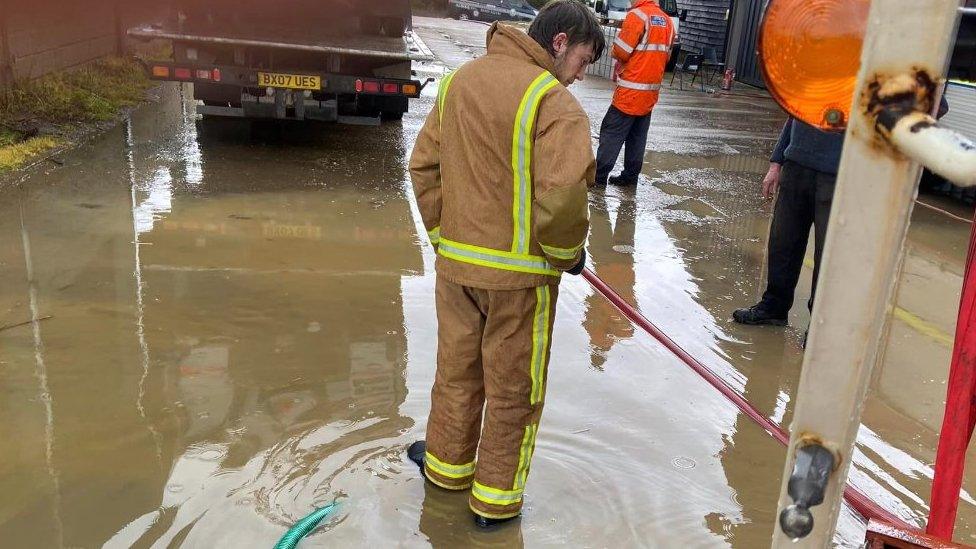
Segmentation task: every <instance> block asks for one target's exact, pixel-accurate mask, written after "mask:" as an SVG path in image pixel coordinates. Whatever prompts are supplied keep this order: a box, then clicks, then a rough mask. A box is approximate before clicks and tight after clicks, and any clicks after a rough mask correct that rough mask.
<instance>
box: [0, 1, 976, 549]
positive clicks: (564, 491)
mask: <svg viewBox="0 0 976 549" xmlns="http://www.w3.org/2000/svg"><path fill="white" fill-rule="evenodd" d="M418 29H419V30H420V31H421V32H422V33H425V34H424V36H425V38H426V39H427V40H428V43H429V45H430V46H431V48H432V49H433V50H434V51H435V53H437V54H438V55H439V56H440V58H441V59H442V60H443V64H444V65H447V66H449V67H450V66H456V64H457V63H458V62H461V61H463V60H464V59H467V58H470V56H472V55H476V54H478V53H479V52H478V51H477V50H474V49H473V46H471V45H475V44H480V43H483V38H481V37H480V34H481V33H483V32H484V29H485V27H483V26H480V25H477V24H473V23H463V24H462V23H458V22H450V21H445V22H441V21H432V20H423V19H419V18H418ZM467 50H472V52H471V53H469V52H468V51H467ZM418 71H419V76H421V77H424V76H427V75H428V74H429V75H431V76H435V77H437V76H439V75H441V74H443V72H444V67H443V66H442V65H441V64H437V65H429V66H420V67H418ZM608 89H609V88H608V86H607V84H606V83H602V82H590V81H587V82H586V83H584V84H581V85H580V86H579V87H578V88H577V89H575V90H574V91H575V93H577V96H578V97H579V98H580V100H581V103H582V104H583V105H584V107H585V108H586V109H587V111H588V112H589V113H590V116H591V118H592V120H593V124H594V131H596V128H598V125H599V122H600V118H601V117H602V114H603V113H602V111H603V110H604V109H605V108H606V104H607V97H608ZM157 93H158V94H159V100H158V103H157V104H155V105H151V106H148V107H145V108H143V109H140V110H139V111H137V112H136V113H134V115H133V116H132V118H131V120H129V121H128V122H127V123H125V124H123V125H122V126H120V127H119V128H117V129H115V130H113V131H110V132H108V133H107V134H105V135H103V136H101V137H98V138H96V139H94V140H93V141H92V142H91V143H89V144H87V145H85V146H83V147H81V148H80V149H78V150H77V151H74V152H71V153H68V154H67V155H65V156H64V158H62V159H61V160H63V163H64V165H63V166H60V165H56V164H53V163H51V164H47V165H45V166H42V167H40V168H38V169H35V170H33V171H32V172H30V173H28V174H27V175H26V176H25V178H24V180H23V181H22V183H21V184H19V185H16V186H8V187H6V188H4V189H2V190H0V326H10V325H15V324H18V323H21V322H24V321H27V320H30V319H38V321H37V322H34V323H32V324H31V323H28V324H26V325H22V326H18V327H12V328H6V329H0V440H2V441H3V446H2V449H0V492H2V493H3V494H4V497H3V498H2V500H0V546H3V547H8V546H9V547H99V546H106V547H175V546H182V547H234V548H237V547H270V546H272V545H273V544H274V543H275V542H276V541H277V539H278V537H279V536H281V535H282V534H283V533H284V531H285V530H286V529H287V527H288V526H289V525H291V524H292V523H294V522H295V521H297V520H299V519H300V518H301V517H302V516H304V515H305V514H307V513H308V512H310V511H311V510H313V509H314V508H315V507H319V506H323V505H326V504H328V503H331V502H333V501H338V502H339V508H338V511H337V512H336V513H335V514H334V515H332V516H331V517H329V518H328V519H326V521H325V523H324V524H323V525H322V526H321V527H320V528H319V529H318V530H316V532H315V533H314V534H312V535H311V536H310V537H309V538H308V539H307V540H306V541H305V542H304V543H303V546H306V547H323V546H343V547H344V546H366V545H375V546H382V547H388V546H406V547H424V546H430V545H433V546H436V547H458V546H498V547H520V546H523V545H524V546H529V547H545V546H556V545H572V546H578V547H626V546H650V547H671V546H694V547H711V546H717V547H721V546H731V547H742V548H751V547H761V546H765V545H768V540H769V539H770V535H771V532H772V528H773V524H774V518H775V517H774V515H775V508H776V499H777V493H778V490H779V481H780V475H781V472H782V467H783V460H784V457H785V455H784V450H783V448H782V447H781V446H779V444H778V443H777V442H776V441H774V440H773V439H772V438H770V437H769V436H768V435H766V434H765V432H763V431H762V430H761V429H760V428H758V427H757V426H756V425H754V424H753V423H752V422H751V421H750V420H749V419H748V418H746V417H745V416H743V415H741V414H739V413H738V412H737V410H736V409H735V408H734V407H733V406H732V405H731V404H730V403H729V402H727V401H726V400H725V399H724V398H723V397H722V396H721V395H719V394H718V393H717V392H716V391H715V390H714V389H712V388H711V387H710V386H708V385H707V384H706V383H704V382H703V381H702V380H701V379H700V378H698V377H697V376H696V375H695V374H694V373H692V372H691V371H689V370H688V369H687V368H686V367H685V366H684V365H683V364H682V363H680V362H679V361H678V360H677V359H676V358H674V357H673V356H672V355H671V354H670V353H669V352H668V351H667V350H666V349H665V348H663V347H662V346H660V345H659V344H658V343H656V342H655V341H654V340H652V339H651V338H650V337H649V336H647V335H646V334H645V333H643V332H642V331H641V330H640V329H639V328H635V327H634V326H633V325H631V324H630V323H629V322H628V321H626V320H625V319H623V318H622V316H621V315H620V314H619V313H618V312H617V311H616V310H615V309H614V308H613V307H612V306H611V305H610V304H609V303H608V302H607V301H606V300H605V299H603V298H602V297H601V296H600V295H599V294H597V293H596V292H595V291H593V290H592V289H591V288H590V287H589V286H588V285H587V284H586V283H585V282H584V281H583V280H581V279H579V278H571V277H567V278H565V279H564V283H563V287H562V290H561V293H560V300H559V303H558V313H557V322H556V327H555V335H554V348H553V357H552V362H551V366H550V383H549V387H548V398H547V407H546V412H545V414H544V416H543V417H544V419H543V423H542V429H540V433H539V439H538V447H537V450H536V453H535V459H534V461H533V469H532V475H531V476H530V481H529V484H528V491H527V494H526V504H525V510H524V513H523V518H522V519H521V520H520V521H518V522H516V523H514V524H512V525H510V526H507V527H505V528H502V529H500V530H498V531H496V532H493V533H483V532H479V531H477V530H476V529H475V528H474V527H473V525H472V523H471V518H470V513H469V511H468V510H467V506H466V502H465V498H464V496H463V495H461V494H455V493H447V492H444V491H441V490H438V489H433V488H430V487H428V486H425V485H424V483H423V482H422V479H421V478H420V476H419V473H418V472H417V470H416V467H415V466H414V465H413V464H412V463H410V462H409V461H407V460H406V459H405V456H404V449H405V447H406V446H407V445H408V444H409V443H410V442H412V441H413V440H416V439H418V438H421V437H422V436H423V430H424V426H425V418H426V414H427V411H428V409H429V391H430V386H431V383H432V381H433V376H434V357H435V351H436V349H435V335H436V319H435V317H434V314H433V287H434V272H433V259H434V258H433V254H432V251H431V248H430V247H429V245H428V244H427V243H426V236H425V235H424V232H423V231H422V230H421V229H422V228H421V227H420V226H419V225H418V216H417V212H416V208H415V206H414V205H413V202H412V199H411V196H412V194H411V191H410V188H409V180H408V177H407V173H406V166H405V165H406V161H407V160H406V159H407V156H408V155H409V151H410V148H411V143H412V142H413V140H414V138H415V136H416V133H417V131H418V130H419V127H420V125H421V124H422V122H423V118H424V115H425V113H426V112H427V110H428V109H429V108H430V105H431V100H432V97H433V95H434V93H435V87H434V86H431V87H429V88H428V89H427V90H425V92H424V98H422V99H421V100H419V101H416V102H415V103H414V105H413V110H412V112H411V113H410V114H408V115H407V117H406V118H405V119H404V121H403V122H402V124H401V123H392V124H385V125H384V126H382V127H381V128H378V129H376V128H357V127H337V126H301V125H287V124H286V125H274V124H266V125H261V124H255V125H250V124H248V123H245V122H240V121H229V122H228V121H223V122H219V121H218V122H213V121H196V120H194V116H193V106H192V103H191V102H190V101H189V100H188V99H187V98H186V97H185V92H184V91H183V90H180V89H179V88H178V87H175V86H165V87H163V88H161V89H160V90H159V91H158V92H157ZM781 123H782V116H781V115H780V114H779V113H778V110H777V109H776V108H775V106H774V105H773V104H772V103H771V102H770V101H769V100H768V99H762V98H759V99H757V98H751V97H728V98H723V99H718V98H713V97H710V96H705V95H701V94H694V93H684V94H682V93H678V92H673V93H671V92H669V93H666V94H665V95H664V97H663V98H662V102H661V104H660V105H659V107H658V109H657V110H656V111H655V118H654V125H653V128H652V134H651V140H650V143H649V151H648V155H647V157H646V166H645V173H644V175H645V176H646V177H645V178H644V179H643V181H642V183H641V185H640V186H639V187H637V188H636V189H613V188H611V189H608V190H605V191H604V190H598V191H595V192H594V193H593V194H592V198H591V217H592V219H591V222H592V232H591V237H590V243H589V251H590V255H591V266H592V267H593V268H594V270H595V271H596V272H597V274H598V275H599V276H601V277H602V278H604V279H605V280H606V281H607V282H608V283H610V284H611V285H612V286H614V287H615V288H616V289H617V290H618V292H620V293H621V295H623V296H624V297H625V298H626V299H627V300H628V301H630V302H631V303H633V304H635V305H637V306H638V307H639V308H640V309H641V310H642V311H643V312H644V314H645V315H646V316H647V317H648V318H650V319H651V320H652V321H653V322H655V323H656V324H658V325H659V326H660V327H661V328H663V329H664V330H665V331H666V332H667V333H669V334H670V335H671V336H672V337H673V338H674V339H675V340H676V341H678V342H679V343H680V344H681V345H682V346H684V347H685V348H686V349H687V350H688V351H689V352H691V353H692V354H693V355H695V356H696V357H698V358H699V359H700V360H702V361H703V362H705V363H706V364H707V365H709V366H710V367H711V368H713V369H714V370H715V371H717V372H718V373H719V374H720V375H722V376H723V377H724V378H725V379H726V381H727V382H728V383H729V384H730V385H732V386H733V387H735V388H737V389H738V390H739V391H741V392H742V393H743V394H744V395H745V396H746V398H747V399H749V400H750V401H751V402H753V403H754V404H755V405H756V406H757V407H759V409H760V410H762V411H764V413H766V414H768V415H769V416H770V417H771V418H773V419H774V420H775V421H777V422H779V423H780V424H782V425H784V426H786V425H788V423H789V420H790V413H791V410H792V406H793V394H794V391H795V388H796V384H797V380H798V377H799V368H800V362H801V359H802V354H801V353H802V351H801V349H800V341H801V338H802V333H803V330H804V329H805V326H806V323H807V321H808V316H807V314H806V311H805V305H804V303H805V298H806V296H807V295H808V294H809V269H807V270H806V273H807V274H806V276H804V278H803V279H802V281H801V286H800V288H799V289H798V296H797V305H796V307H795V308H794V311H793V313H792V314H791V327H788V328H785V329H784V328H750V327H742V326H737V325H735V324H733V323H731V322H730V321H729V316H730V313H731V311H732V310H733V309H734V308H736V307H739V306H743V305H748V304H751V303H752V302H754V301H755V300H756V299H757V298H758V295H759V293H760V292H761V290H762V275H761V272H762V266H763V262H764V254H763V246H764V241H765V234H766V230H767V225H768V215H769V211H770V207H769V205H768V204H766V203H764V202H763V201H762V200H761V199H760V198H759V197H758V181H759V180H760V179H761V177H762V174H763V172H764V171H765V168H766V160H765V158H766V156H767V155H768V152H769V149H770V148H771V147H772V144H773V140H774V139H775V137H776V132H777V130H778V127H779V125H780V124H781ZM926 199H927V200H929V201H935V199H933V198H932V197H927V198H926ZM940 207H945V208H949V209H952V210H953V211H955V212H956V213H964V212H961V211H959V210H960V208H959V207H958V206H956V205H953V204H951V203H950V204H940ZM968 230H969V225H968V224H966V223H961V222H959V221H956V220H954V219H951V218H949V217H947V216H945V215H943V214H940V213H938V212H935V211H932V210H928V209H919V210H918V211H917V212H916V214H915V217H914V220H913V225H912V229H911V234H910V237H909V242H908V244H907V250H906V252H907V253H906V259H905V268H904V276H903V277H902V283H901V285H900V287H899V293H898V307H897V308H896V310H895V314H894V317H893V320H892V323H891V329H890V336H889V343H888V347H887V349H886V354H885V358H884V361H883V363H882V364H881V365H880V366H879V367H878V368H877V369H876V371H875V375H874V378H873V380H872V385H871V391H870V395H869V400H868V403H867V406H866V408H865V411H864V426H863V427H862V431H861V437H860V440H859V445H858V453H857V455H856V456H855V458H856V464H855V467H854V468H853V469H852V477H851V478H852V480H853V481H854V483H855V484H856V485H857V486H858V487H859V488H860V489H861V490H862V491H864V492H865V493H867V494H869V495H870V496H871V497H872V498H874V499H876V500H877V501H878V502H879V503H881V504H882V505H884V506H885V507H886V508H888V509H889V510H891V511H893V512H896V513H897V514H899V515H900V516H902V517H904V518H905V519H906V520H909V521H910V522H913V523H921V521H923V520H924V517H925V515H926V513H927V509H926V501H927V499H928V490H929V486H930V482H931V475H932V470H931V463H932V461H934V448H935V444H936V432H937V430H938V427H939V424H940V422H941V403H942V399H943V393H944V381H945V377H946V371H947V368H948V362H949V353H950V350H951V335H949V334H952V333H953V327H954V317H955V311H956V308H957V306H958V294H959V288H960V286H961V276H962V271H963V261H964V256H965V251H966V245H967V238H968ZM824 397H825V398H829V395H825V396H824ZM973 482H974V479H973V477H972V474H970V475H969V476H968V477H967V482H966V484H965V486H966V487H972V486H974V484H973ZM974 537H976V501H974V500H973V499H972V498H971V497H969V495H968V494H966V495H965V498H964V500H963V501H962V503H961V505H960V521H959V527H958V529H957V539H959V540H962V541H967V540H970V539H974ZM860 539H863V526H862V525H861V524H860V522H859V520H858V519H857V517H856V516H855V515H854V514H853V513H851V512H850V511H845V513H844V515H843V517H842V520H841V523H840V529H839V532H838V536H837V538H836V541H837V543H838V544H839V545H844V546H854V545H857V544H858V543H859V540H860Z"/></svg>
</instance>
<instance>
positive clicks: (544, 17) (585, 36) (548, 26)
mask: <svg viewBox="0 0 976 549" xmlns="http://www.w3.org/2000/svg"><path fill="white" fill-rule="evenodd" d="M561 32H564V33H566V36H568V37H569V45H570V46H575V45H576V44H591V45H592V46H593V60H594V61H595V60H597V59H599V58H600V56H602V55H603V50H604V48H606V45H607V42H606V38H604V36H603V28H601V27H600V22H599V21H597V20H596V16H595V15H593V13H592V12H591V11H590V8H588V7H586V6H585V5H583V3H582V2H579V0H552V1H551V2H549V3H548V4H546V5H545V7H543V8H542V9H541V10H539V14H538V15H536V16H535V20H534V21H532V25H530V26H529V36H531V37H532V38H533V39H534V40H535V41H536V42H538V43H539V45H540V46H542V47H543V48H545V49H546V51H547V52H549V54H550V55H552V56H554V57H555V55H556V52H555V51H553V49H552V40H553V38H555V37H556V35H557V34H559V33H561Z"/></svg>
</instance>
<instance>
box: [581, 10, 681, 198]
mask: <svg viewBox="0 0 976 549" xmlns="http://www.w3.org/2000/svg"><path fill="white" fill-rule="evenodd" d="M674 40H675V32H674V24H673V23H672V22H671V18H670V17H668V15H667V14H666V13H664V11H662V10H661V7H660V6H659V5H658V2H657V0H634V3H633V7H632V8H631V10H630V11H629V12H627V17H625V18H624V23H623V26H622V27H621V29H620V34H618V35H617V38H616V40H614V41H613V57H614V59H616V60H617V62H618V63H619V64H620V66H619V72H617V73H616V77H617V88H616V90H614V93H613V102H612V103H611V104H610V108H609V109H608V110H607V114H606V116H605V117H604V118H603V124H602V125H601V126H600V147H599V149H598V151H597V155H596V158H597V168H596V184H597V185H606V184H607V181H608V180H607V176H609V175H610V170H612V169H613V165H614V163H616V162H617V156H618V155H620V148H621V147H622V146H623V145H624V143H626V144H627V148H626V150H625V152H624V171H623V172H622V173H621V174H620V175H616V176H613V177H610V179H609V182H610V183H611V184H613V185H636V184H637V176H638V175H639V174H640V172H641V167H642V166H643V165H644V149H645V147H646V146H647V130H648V128H650V125H651V110H652V109H653V108H654V105H655V104H656V103H657V98H658V93H659V90H660V89H661V80H663V79H664V67H665V66H666V65H667V64H668V58H669V57H670V55H671V47H672V46H673V45H674Z"/></svg>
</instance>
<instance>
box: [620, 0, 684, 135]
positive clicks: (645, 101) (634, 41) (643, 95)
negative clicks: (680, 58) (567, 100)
mask: <svg viewBox="0 0 976 549" xmlns="http://www.w3.org/2000/svg"><path fill="white" fill-rule="evenodd" d="M674 40H675V33H674V24H673V23H672V22H671V18H670V17H668V15H667V14H666V13H664V11H662V10H661V7H660V6H658V5H657V2H655V1H654V0H637V1H636V2H634V7H633V9H631V10H630V11H629V12H627V17H626V18H624V24H623V27H622V28H621V29H620V34H618V35H617V39H616V40H614V41H613V56H614V58H616V59H617V60H618V61H620V63H621V64H622V65H623V70H622V71H621V72H620V74H619V75H618V77H617V89H616V91H614V94H613V106H614V107H617V108H618V109H619V110H620V111H622V112H623V113H625V114H629V115H632V116H644V115H646V114H649V113H650V112H651V109H653V108H654V104H655V103H657V97H658V93H659V90H660V89H661V80H663V79H664V68H665V66H666V65H667V64H668V57H670V54H671V46H672V45H673V44H674Z"/></svg>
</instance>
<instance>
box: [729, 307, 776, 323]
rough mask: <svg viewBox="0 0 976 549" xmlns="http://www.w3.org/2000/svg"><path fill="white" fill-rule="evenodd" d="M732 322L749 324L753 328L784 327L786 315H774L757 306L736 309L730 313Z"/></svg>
mask: <svg viewBox="0 0 976 549" xmlns="http://www.w3.org/2000/svg"><path fill="white" fill-rule="evenodd" d="M732 320H734V321H736V322H738V323H739V324H750V325H754V326H759V325H768V326H786V315H782V316H778V315H774V314H772V313H770V312H769V311H767V310H765V309H763V308H761V307H760V306H759V305H753V306H752V307H746V308H745V309H736V310H735V311H734V312H733V313H732Z"/></svg>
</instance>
